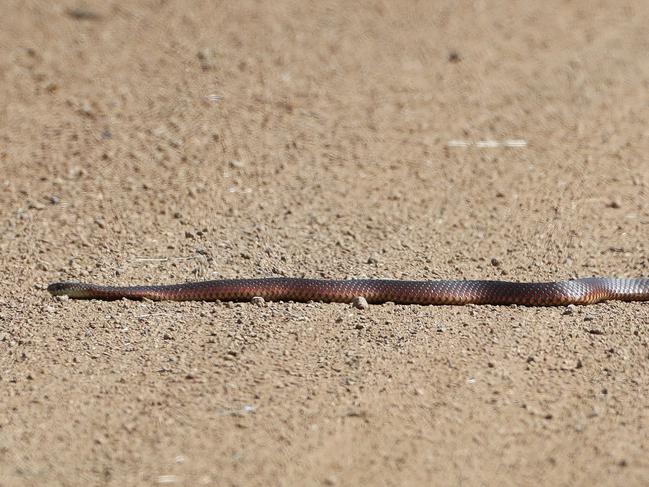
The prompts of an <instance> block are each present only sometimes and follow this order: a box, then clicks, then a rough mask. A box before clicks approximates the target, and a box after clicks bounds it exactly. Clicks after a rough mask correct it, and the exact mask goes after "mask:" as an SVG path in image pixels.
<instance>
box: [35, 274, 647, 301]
mask: <svg viewBox="0 0 649 487" xmlns="http://www.w3.org/2000/svg"><path fill="white" fill-rule="evenodd" d="M47 289H48V291H49V292H50V293H51V294H52V295H55V296H63V295H65V296H69V297H70V298H77V299H104V300H115V299H122V298H127V299H151V300H154V301H161V300H169V301H249V300H251V299H252V298H254V297H262V298H264V299H265V300H267V301H298V302H307V301H324V302H339V303H349V302H352V301H353V300H354V299H355V298H357V297H363V298H365V299H366V300H367V302H368V303H374V304H377V303H385V302H394V303H396V304H504V305H506V304H519V305H526V306H565V305H568V304H592V303H598V302H601V301H607V300H620V301H649V278H639V279H617V278H607V277H588V278H582V279H574V280H569V281H554V282H508V281H482V280H480V281H478V280H476V281H399V280H388V279H353V280H329V279H302V278H290V277H272V278H264V279H221V280H216V281H202V282H188V283H184V284H171V285H162V286H126V287H121V286H100V285H96V284H83V283H75V282H57V283H54V284H50V285H49V286H48V288H47Z"/></svg>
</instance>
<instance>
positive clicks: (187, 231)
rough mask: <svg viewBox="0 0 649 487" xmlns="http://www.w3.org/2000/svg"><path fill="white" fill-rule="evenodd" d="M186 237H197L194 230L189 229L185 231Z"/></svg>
mask: <svg viewBox="0 0 649 487" xmlns="http://www.w3.org/2000/svg"><path fill="white" fill-rule="evenodd" d="M185 238H196V237H195V236H194V234H193V233H192V232H190V231H189V230H186V231H185Z"/></svg>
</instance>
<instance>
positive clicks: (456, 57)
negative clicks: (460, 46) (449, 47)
mask: <svg viewBox="0 0 649 487" xmlns="http://www.w3.org/2000/svg"><path fill="white" fill-rule="evenodd" d="M461 60H462V58H461V57H460V53H459V52H457V51H450V52H449V53H448V62H449V63H459V62H460V61H461Z"/></svg>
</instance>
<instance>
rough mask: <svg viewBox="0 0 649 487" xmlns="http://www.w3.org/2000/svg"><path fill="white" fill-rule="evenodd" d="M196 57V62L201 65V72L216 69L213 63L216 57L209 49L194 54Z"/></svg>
mask: <svg viewBox="0 0 649 487" xmlns="http://www.w3.org/2000/svg"><path fill="white" fill-rule="evenodd" d="M196 57H197V58H198V61H199V63H200V65H201V69H202V70H203V71H209V70H210V69H214V68H215V67H216V62H215V61H216V60H215V58H216V56H215V54H214V51H213V50H212V49H209V48H206V49H201V50H200V51H198V53H197V54H196Z"/></svg>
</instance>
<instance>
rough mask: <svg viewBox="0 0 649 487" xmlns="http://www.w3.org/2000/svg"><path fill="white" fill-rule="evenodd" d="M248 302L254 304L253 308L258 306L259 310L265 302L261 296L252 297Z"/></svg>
mask: <svg viewBox="0 0 649 487" xmlns="http://www.w3.org/2000/svg"><path fill="white" fill-rule="evenodd" d="M250 302H251V303H252V304H254V305H255V306H259V307H260V308H263V307H264V306H266V300H265V299H264V298H262V297H261V296H255V297H253V298H252V299H251V300H250Z"/></svg>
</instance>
